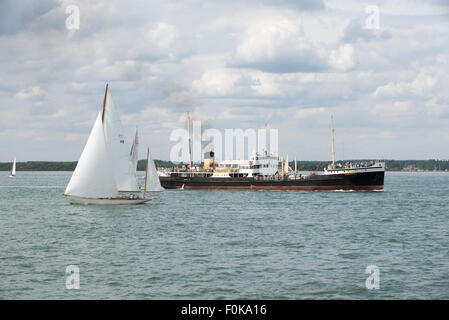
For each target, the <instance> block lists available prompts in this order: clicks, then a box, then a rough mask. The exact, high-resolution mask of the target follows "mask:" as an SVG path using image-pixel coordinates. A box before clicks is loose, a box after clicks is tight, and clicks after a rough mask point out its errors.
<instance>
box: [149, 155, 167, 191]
mask: <svg viewBox="0 0 449 320" xmlns="http://www.w3.org/2000/svg"><path fill="white" fill-rule="evenodd" d="M144 190H145V191H144V195H145V194H146V192H162V191H164V190H165V189H164V188H163V187H162V186H161V181H160V180H159V175H158V174H157V169H156V165H155V164H154V161H153V158H152V157H151V153H150V148H147V166H146V174H145V189H144Z"/></svg>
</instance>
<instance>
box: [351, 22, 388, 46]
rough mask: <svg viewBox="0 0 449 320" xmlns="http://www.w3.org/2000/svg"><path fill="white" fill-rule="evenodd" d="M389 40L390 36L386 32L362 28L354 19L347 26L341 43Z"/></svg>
mask: <svg viewBox="0 0 449 320" xmlns="http://www.w3.org/2000/svg"><path fill="white" fill-rule="evenodd" d="M390 38H391V34H390V33H389V32H388V31H384V30H380V29H367V28H364V27H363V26H362V23H361V22H360V21H359V20H358V19H355V20H352V21H351V22H350V23H349V24H348V25H347V27H346V29H345V31H344V34H343V37H342V41H343V42H346V43H355V42H370V41H374V40H386V39H390Z"/></svg>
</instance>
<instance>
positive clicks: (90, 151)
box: [64, 85, 151, 205]
mask: <svg viewBox="0 0 449 320" xmlns="http://www.w3.org/2000/svg"><path fill="white" fill-rule="evenodd" d="M134 190H136V191H138V185H137V178H136V174H135V170H134V169H133V163H132V161H131V157H130V154H129V149H128V148H126V146H125V136H124V135H123V129H122V126H121V122H120V118H119V117H118V114H117V112H116V109H115V106H114V104H113V102H112V97H111V95H110V93H109V91H108V85H106V91H105V95H104V101H103V109H102V111H100V112H99V113H98V116H97V118H96V120H95V123H94V126H93V128H92V131H91V133H90V136H89V138H88V140H87V143H86V145H85V147H84V150H83V152H82V153H81V157H80V159H79V161H78V164H77V165H76V168H75V171H74V172H73V175H72V177H71V179H70V181H69V184H68V185H67V188H66V190H65V192H64V196H65V197H66V198H67V200H68V201H69V202H70V203H72V204H107V205H110V204H139V203H144V202H147V201H149V200H151V198H146V197H145V196H143V197H141V196H136V195H130V196H121V195H120V192H123V191H134Z"/></svg>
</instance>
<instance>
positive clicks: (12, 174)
mask: <svg viewBox="0 0 449 320" xmlns="http://www.w3.org/2000/svg"><path fill="white" fill-rule="evenodd" d="M15 175H16V158H14V161H13V163H12V168H11V176H15Z"/></svg>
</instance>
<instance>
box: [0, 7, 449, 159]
mask: <svg viewBox="0 0 449 320" xmlns="http://www.w3.org/2000/svg"><path fill="white" fill-rule="evenodd" d="M70 5H75V6H76V7H77V8H79V18H80V20H79V21H80V23H79V29H73V28H72V29H70V28H68V27H67V23H68V22H67V21H66V20H67V19H69V18H71V17H73V16H72V13H73V11H68V12H67V11H66V10H67V8H68V7H69V6H70ZM372 6H375V9H374V11H373V9H372ZM376 8H377V12H378V15H376ZM377 18H378V19H377ZM70 21H73V20H70ZM70 21H69V25H70ZM72 25H73V24H72ZM106 83H109V87H110V89H111V93H112V96H113V98H114V102H115V105H116V106H117V108H118V109H119V110H120V113H121V120H122V123H123V125H124V127H125V129H126V131H127V133H129V134H130V135H132V132H133V131H134V130H135V128H136V126H137V127H138V129H139V137H140V145H141V155H140V158H144V157H145V154H144V153H145V150H144V148H145V147H146V146H149V147H150V148H151V151H152V155H153V158H155V159H165V160H168V159H169V157H170V150H171V148H172V147H173V146H174V145H175V142H173V141H170V140H169V137H170V134H171V132H172V131H173V130H175V129H177V128H182V127H183V126H184V125H185V112H187V111H190V112H191V113H192V117H193V118H194V119H196V120H201V121H202V124H203V127H204V128H216V129H218V130H223V132H224V129H226V128H241V129H243V130H245V129H248V128H252V129H255V130H257V129H259V128H264V127H265V124H268V125H269V126H270V127H271V128H277V129H278V135H279V153H280V155H284V156H285V155H286V154H288V155H289V157H290V159H293V157H294V156H296V157H297V159H298V160H329V159H331V139H330V116H331V115H333V117H334V122H335V152H336V158H337V159H367V158H371V159H379V158H385V159H448V158H449V1H444V0H433V1H432V0H427V1H425V0H421V1H418V0H407V1H406V0H396V1H375V0H371V1H355V0H354V1H352V0H348V1H341V0H338V1H337V0H323V1H319V0H318V1H313V0H304V1H290V0H279V1H275V0H262V1H260V0H259V1H256V0H247V1H218V0H208V1H197V0H182V1H181V0H179V1H175V0H167V1H139V0H133V1H123V0H108V1H89V0H80V1H76V0H71V1H65V0H64V1H62V0H60V1H58V0H41V1H32V0H21V1H13V0H1V1H0V161H1V162H6V161H11V160H12V159H13V158H14V157H17V160H18V161H30V160H43V161H51V160H59V161H75V160H78V158H79V156H80V154H81V152H82V150H83V147H84V145H85V143H86V140H87V138H88V136H89V133H90V130H91V128H92V125H93V123H94V121H95V118H96V115H97V114H98V112H99V110H100V109H101V107H102V103H103V97H104V89H105V85H106Z"/></svg>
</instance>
